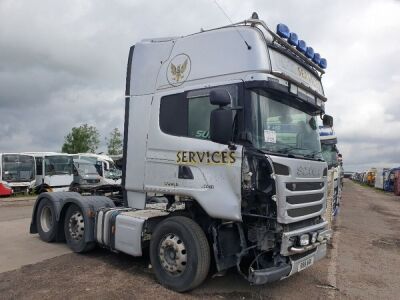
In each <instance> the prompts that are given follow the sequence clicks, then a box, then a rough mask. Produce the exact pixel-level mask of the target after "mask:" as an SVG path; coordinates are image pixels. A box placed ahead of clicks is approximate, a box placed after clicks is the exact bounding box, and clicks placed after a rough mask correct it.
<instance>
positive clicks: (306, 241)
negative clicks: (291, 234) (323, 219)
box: [299, 234, 310, 246]
mask: <svg viewBox="0 0 400 300" xmlns="http://www.w3.org/2000/svg"><path fill="white" fill-rule="evenodd" d="M299 242H300V246H307V245H308V244H310V236H309V235H308V234H302V235H301V236H300V239H299Z"/></svg>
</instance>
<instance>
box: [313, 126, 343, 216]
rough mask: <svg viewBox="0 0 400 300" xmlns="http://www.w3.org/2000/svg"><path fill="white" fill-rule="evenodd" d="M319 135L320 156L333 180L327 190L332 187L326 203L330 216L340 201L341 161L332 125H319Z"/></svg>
mask: <svg viewBox="0 0 400 300" xmlns="http://www.w3.org/2000/svg"><path fill="white" fill-rule="evenodd" d="M319 137H320V140H321V151H322V156H323V158H324V160H325V161H326V163H327V164H328V176H329V175H330V174H331V173H332V177H333V181H331V182H330V183H331V184H332V186H331V187H329V186H328V190H329V189H330V188H331V189H333V197H332V202H331V203H328V204H329V205H331V207H330V208H331V209H330V211H331V213H332V216H336V215H337V213H338V212H339V207H340V201H341V197H342V188H343V178H342V173H343V168H342V165H341V161H339V159H338V158H339V156H338V155H339V150H338V148H337V137H336V134H335V132H334V131H333V129H332V127H329V126H319Z"/></svg>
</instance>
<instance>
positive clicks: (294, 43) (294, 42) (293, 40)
mask: <svg viewBox="0 0 400 300" xmlns="http://www.w3.org/2000/svg"><path fill="white" fill-rule="evenodd" d="M288 42H289V44H290V45H292V46H297V44H298V43H299V38H298V37H297V34H296V33H294V32H291V33H290V35H289V38H288Z"/></svg>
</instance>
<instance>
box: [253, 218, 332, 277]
mask: <svg viewBox="0 0 400 300" xmlns="http://www.w3.org/2000/svg"><path fill="white" fill-rule="evenodd" d="M326 227H327V222H322V223H319V224H316V225H313V226H308V227H305V228H301V229H297V230H293V231H290V232H285V233H283V236H282V245H281V253H280V254H281V256H283V257H288V262H287V263H280V264H279V265H278V266H275V267H271V268H267V269H259V270H255V269H252V268H250V272H249V275H248V277H247V280H248V281H249V282H250V283H252V284H265V283H268V282H272V281H277V280H281V279H284V278H287V277H289V276H291V275H293V274H295V273H297V272H300V271H302V270H304V269H305V268H307V267H309V266H311V265H313V264H314V263H315V262H317V261H318V260H320V259H322V258H323V257H324V256H326V244H327V242H328V241H329V239H330V238H331V236H332V230H330V229H326ZM305 233H308V234H311V233H316V240H315V241H314V242H313V243H310V244H309V245H305V246H299V245H298V244H296V239H297V237H298V236H300V235H302V234H305Z"/></svg>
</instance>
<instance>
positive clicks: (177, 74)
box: [171, 58, 188, 82]
mask: <svg viewBox="0 0 400 300" xmlns="http://www.w3.org/2000/svg"><path fill="white" fill-rule="evenodd" d="M187 64H188V59H187V58H186V59H185V61H184V62H183V64H180V65H178V66H175V65H174V64H172V63H171V74H172V79H173V80H175V81H176V82H179V81H180V80H181V79H182V78H183V77H184V76H183V73H185V71H186V68H187Z"/></svg>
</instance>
